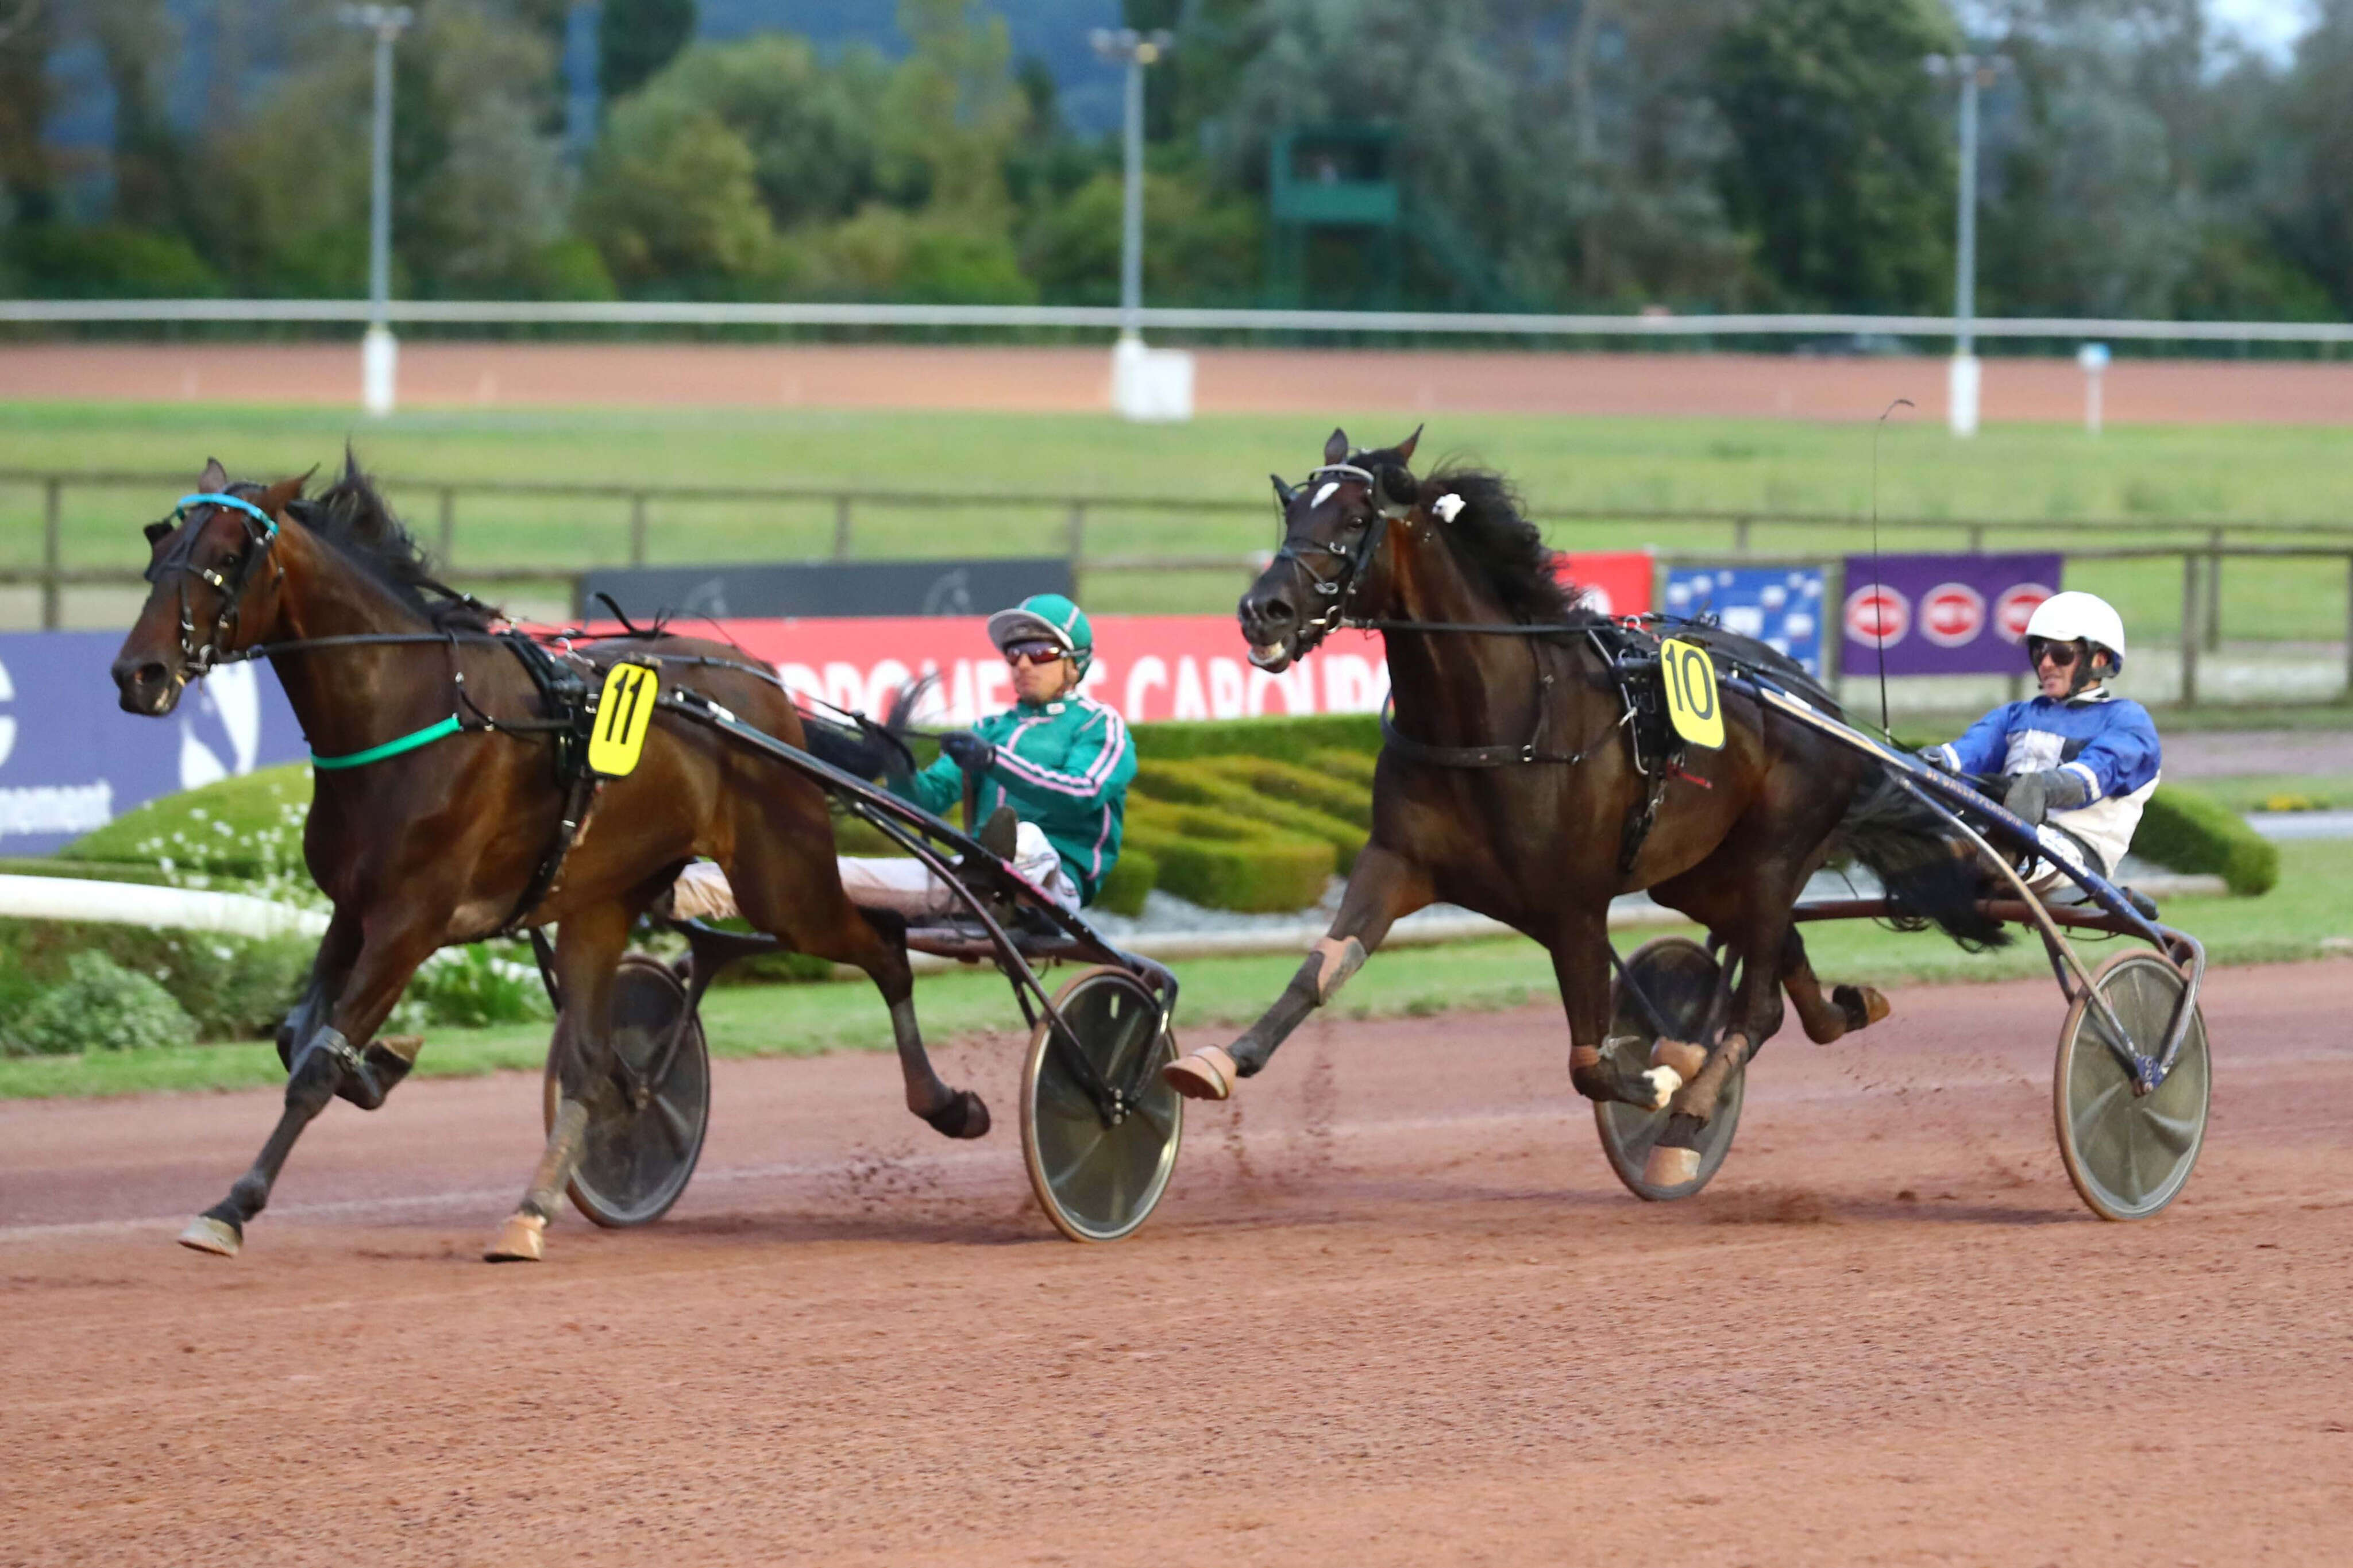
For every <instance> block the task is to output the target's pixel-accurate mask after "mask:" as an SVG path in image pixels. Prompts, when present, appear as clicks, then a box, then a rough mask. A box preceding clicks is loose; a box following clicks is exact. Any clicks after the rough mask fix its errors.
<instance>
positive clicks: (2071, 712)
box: [1937, 686, 2164, 872]
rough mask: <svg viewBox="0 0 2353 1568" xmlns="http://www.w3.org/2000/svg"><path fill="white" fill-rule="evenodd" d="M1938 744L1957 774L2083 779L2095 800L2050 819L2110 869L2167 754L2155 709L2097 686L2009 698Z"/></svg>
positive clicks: (2126, 843) (2136, 823)
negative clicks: (2056, 773) (2065, 695)
mask: <svg viewBox="0 0 2353 1568" xmlns="http://www.w3.org/2000/svg"><path fill="white" fill-rule="evenodd" d="M1937 749H1938V750H1939V751H1941V752H1944V753H1945V758H1946V760H1947V762H1949V763H1951V764H1952V766H1953V769H1954V771H1955V772H1957V773H2042V772H2043V771H2045V770H2046V769H2050V768H2059V769H2062V770H2063V771H2064V772H2067V773H2073V774H2075V775H2076V776H2077V777H2079V778H2081V779H2082V780H2083V781H2084V784H2087V785H2088V786H2090V789H2091V792H2092V794H2091V799H2090V800H2089V801H2087V802H2086V803H2085V804H2084V805H2081V806H2077V807H2075V808H2074V809H2073V810H2070V811H2054V812H2052V814H2051V825H2052V826H2054V827H2062V828H2064V829H2066V830H2067V831H2068V832H2070V833H2072V834H2073V835H2074V836H2075V837H2078V838H2080V839H2082V840H2083V841H2084V843H2085V844H2088V845H2090V846H2091V847H2092V849H2093V850H2094V852H2095V853H2096V854H2097V855H2098V856H2099V857H2100V859H2101V861H2102V863H2103V864H2102V869H2103V870H2105V871H2111V872H2113V871H2114V870H2115V869H2116V863H2117V862H2118V861H2119V860H2122V859H2123V858H2124V856H2125V850H2126V847H2129V846H2130V845H2131V843H2132V836H2133V829H2134V828H2136V827H2137V826H2140V814H2141V808H2142V807H2143V806H2144V805H2147V802H2148V797H2149V795H2151V794H2153V793H2154V792H2155V791H2156V789H2157V780H2158V766H2159V764H2160V763H2162V762H2163V760H2164V754H2163V751H2162V749H2161V748H2160V747H2159V745H2158V739H2157V724H2156V722H2155V721H2153V720H2151V719H2150V718H2149V716H2148V710H2147V709H2146V708H2144V707H2142V706H2141V705H2140V704H2139V703H2137V702H2134V701H2130V700H2126V699H2124V698H2120V697H2111V696H2110V695H2108V692H2107V689H2105V687H2097V686H2095V687H2094V688H2092V689H2090V690H2088V691H2085V692H2084V693H2082V694H2081V695H2079V696H2075V697H2071V698H2069V699H2067V700H2065V701H2059V700H2054V699H2052V698H2049V697H2036V698H2032V699H2031V700H2027V701H2024V702H2006V703H2004V704H2003V705H2002V706H2000V707H1999V708H1997V709H1995V710H1993V711H1992V712H1990V713H1989V714H1987V715H1986V716H1985V717H1984V718H1982V719H1980V720H1978V721H1977V722H1976V723H1974V724H1972V725H1970V726H1969V727H1968V731H1966V732H1965V733H1964V734H1963V735H1962V736H1961V738H1960V739H1959V740H1957V741H1953V742H1948V743H1947V744H1946V745H1943V746H1940V747H1938V748H1937Z"/></svg>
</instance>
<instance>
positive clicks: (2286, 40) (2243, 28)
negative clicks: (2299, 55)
mask: <svg viewBox="0 0 2353 1568" xmlns="http://www.w3.org/2000/svg"><path fill="white" fill-rule="evenodd" d="M2206 15H2207V16H2208V17H2209V18H2210V19H2211V20H2212V22H2213V23H2214V25H2215V26H2217V27H2218V28H2221V30H2223V31H2225V32H2229V33H2233V34H2235V35H2237V37H2238V38H2239V40H2240V42H2242V43H2243V44H2245V45H2246V46H2247V47H2249V48H2251V49H2253V50H2254V51H2255V52H2256V53H2258V54H2261V55H2263V56H2265V57H2267V58H2271V59H2274V60H2284V59H2286V58H2288V57H2289V56H2290V55H2291V54H2293V53H2294V52H2295V40H2296V37H2297V35H2299V34H2301V33H2302V32H2303V31H2304V30H2305V28H2306V27H2308V26H2311V25H2312V14H2311V10H2310V8H2309V7H2308V6H2307V5H2306V4H2305V0H2206Z"/></svg>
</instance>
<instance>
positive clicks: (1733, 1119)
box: [1593, 936, 1748, 1203]
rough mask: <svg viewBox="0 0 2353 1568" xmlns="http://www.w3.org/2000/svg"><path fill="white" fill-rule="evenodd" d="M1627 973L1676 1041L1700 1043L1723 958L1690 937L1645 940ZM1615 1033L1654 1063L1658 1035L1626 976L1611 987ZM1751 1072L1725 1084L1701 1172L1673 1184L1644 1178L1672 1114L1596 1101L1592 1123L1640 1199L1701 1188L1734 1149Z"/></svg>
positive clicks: (1704, 1135) (1703, 1140)
mask: <svg viewBox="0 0 2353 1568" xmlns="http://www.w3.org/2000/svg"><path fill="white" fill-rule="evenodd" d="M1626 972H1627V973H1629V974H1630V975H1632V976H1633V978H1634V983H1635V984H1638V985H1640V986H1641V988H1642V994H1644V995H1645V996H1648V997H1649V998H1650V999H1651V1005H1652V1006H1654V1007H1656V1008H1657V1009H1658V1010H1659V1013H1660V1014H1661V1016H1663V1017H1664V1018H1665V1019H1666V1021H1667V1023H1668V1024H1669V1025H1670V1026H1672V1028H1673V1029H1674V1031H1675V1036H1676V1037H1677V1038H1680V1039H1685V1040H1697V1039H1698V1038H1699V1037H1700V1033H1701V1031H1702V1030H1703V1029H1704V1028H1705V1027H1706V1025H1707V1014H1708V1008H1709V1006H1710V1005H1712V1004H1713V1003H1714V1002H1715V986H1716V974H1717V970H1716V962H1715V959H1713V958H1711V957H1709V956H1708V952H1707V950H1706V949H1705V948H1704V947H1702V946H1700V945H1699V943H1697V942H1692V941H1690V940H1688V939H1687V938H1684V937H1679V936H1662V937H1661V938H1659V939H1658V940H1657V941H1655V942H1645V943H1643V944H1642V946H1641V947H1640V948H1639V949H1637V950H1636V951H1635V953H1634V956H1633V957H1632V958H1630V959H1629V960H1627V962H1626ZM1609 1000H1610V1017H1609V1035H1610V1037H1611V1038H1612V1039H1617V1040H1622V1041H1625V1042H1626V1043H1625V1044H1622V1045H1620V1046H1618V1047H1615V1048H1616V1049H1618V1050H1620V1051H1635V1052H1639V1053H1640V1054H1641V1060H1640V1062H1639V1063H1637V1064H1635V1065H1637V1066H1639V1067H1645V1068H1647V1067H1648V1066H1650V1064H1651V1045H1652V1043H1653V1042H1655V1041H1656V1039H1657V1038H1658V1032H1657V1031H1656V1030H1655V1029H1653V1028H1651V1023H1650V1020H1649V1019H1648V1018H1647V1017H1646V1016H1644V1015H1643V1013H1642V1010H1641V1007H1640V1006H1638V1005H1635V1002H1634V999H1633V998H1632V997H1631V996H1629V995H1628V994H1626V984H1625V982H1624V981H1623V980H1620V981H1618V982H1617V983H1615V984H1612V985H1611V986H1610V989H1609ZM1747 1082H1748V1075H1747V1073H1746V1071H1745V1070H1744V1071H1741V1072H1736V1073H1734V1074H1733V1075H1732V1081H1731V1082H1730V1083H1727V1084H1725V1087H1724V1097H1723V1099H1722V1100H1719V1101H1718V1102H1717V1104H1716V1108H1715V1116H1713V1117H1712V1118H1710V1119H1709V1121H1708V1124H1707V1126H1706V1127H1705V1128H1704V1129H1702V1130H1701V1132H1700V1148H1699V1174H1697V1175H1695V1176H1694V1177H1693V1178H1692V1179H1691V1180H1690V1181H1688V1182H1679V1183H1676V1184H1674V1185H1672V1186H1661V1185H1659V1184H1655V1183H1652V1182H1648V1181H1645V1180H1643V1178H1642V1167H1643V1165H1644V1164H1645V1163H1647V1162H1648V1161H1649V1159H1650V1157H1651V1144H1653V1143H1655V1142H1658V1141H1659V1134H1661V1133H1662V1132H1664V1131H1666V1130H1667V1116H1668V1113H1667V1112H1666V1111H1663V1110H1644V1109H1643V1108H1642V1107H1641V1106H1639V1105H1628V1104H1626V1103H1624V1102H1623V1101H1621V1100H1595V1101H1594V1102H1593V1124H1594V1126H1595V1127H1596V1128H1597V1129H1598V1130H1599V1131H1600V1133H1601V1152H1602V1153H1604V1154H1605V1155H1607V1156H1609V1168H1610V1169H1611V1170H1613V1171H1615V1172H1617V1173H1618V1179H1619V1180H1620V1181H1621V1182H1623V1183H1625V1184H1626V1190H1627V1191H1628V1192H1630V1193H1632V1194H1634V1195H1635V1196H1636V1197H1638V1198H1644V1199H1648V1200H1649V1201H1651V1202H1653V1203H1659V1202H1663V1201H1665V1200H1667V1199H1671V1198H1687V1197H1690V1196H1691V1195H1692V1194H1694V1193H1696V1192H1698V1191H1699V1190H1700V1189H1701V1188H1702V1187H1704V1186H1705V1185H1707V1184H1708V1182H1709V1180H1710V1179H1711V1178H1713V1177H1714V1176H1715V1173H1716V1168H1717V1167H1718V1166H1720V1165H1722V1164H1723V1163H1724V1157H1725V1155H1727V1154H1729V1153H1731V1152H1732V1135H1733V1134H1734V1133H1735V1132H1736V1131H1739V1128H1740V1101H1741V1098H1742V1096H1743V1094H1744V1093H1745V1092H1746V1085H1747Z"/></svg>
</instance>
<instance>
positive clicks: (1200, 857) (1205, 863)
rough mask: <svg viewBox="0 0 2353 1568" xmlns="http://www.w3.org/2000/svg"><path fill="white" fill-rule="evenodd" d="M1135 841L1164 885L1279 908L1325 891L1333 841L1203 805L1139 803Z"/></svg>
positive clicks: (1215, 899) (1232, 906)
mask: <svg viewBox="0 0 2353 1568" xmlns="http://www.w3.org/2000/svg"><path fill="white" fill-rule="evenodd" d="M1127 841H1128V842H1129V843H1131V844H1133V845H1134V846H1135V847H1137V848H1140V849H1142V850H1144V851H1145V853H1146V854H1148V855H1150V856H1151V857H1152V858H1153V859H1155V861H1157V862H1158V863H1159V872H1160V875H1159V885H1160V886H1161V887H1163V888H1165V889H1167V890H1168V891H1169V892H1172V893H1174V894H1176V896H1177V897H1178V898H1180V899H1189V900H1192V901H1193V902H1194V903H1197V904H1204V905H1207V906H1208V907H1209V908H1211V909H1219V910H1250V911H1254V912H1275V911H1281V910H1301V909H1305V908H1306V907H1307V906H1309V905H1310V904H1313V903H1314V901H1315V900H1317V899H1318V898H1320V897H1322V896H1323V892H1324V883H1326V882H1327V881H1329V880H1330V879H1331V877H1332V872H1333V868H1334V866H1335V863H1336V857H1335V853H1334V850H1333V848H1332V846H1331V845H1330V844H1327V843H1324V842H1323V841H1321V840H1318V839H1314V838H1309V837H1303V836H1302V835H1299V834H1295V833H1290V832H1286V831H1284V830H1283V829H1281V828H1278V827H1275V826H1272V825H1271V824H1267V823H1260V822H1252V821H1249V820H1247V819H1243V818H1238V817H1232V816H1227V815H1225V814H1224V813H1222V812H1218V811H1208V810H1204V809H1202V808H1200V807H1198V806H1179V805H1163V804H1161V803H1159V802H1157V801H1151V800H1143V801H1137V802H1135V803H1134V804H1133V805H1131V807H1130V809H1129V812H1128V825H1127Z"/></svg>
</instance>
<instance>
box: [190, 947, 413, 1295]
mask: <svg viewBox="0 0 2353 1568" xmlns="http://www.w3.org/2000/svg"><path fill="white" fill-rule="evenodd" d="M442 924H443V922H442V921H440V920H439V919H438V918H434V919H428V918H426V917H425V916H424V915H423V914H421V913H418V912H416V911H414V910H412V911H408V912H406V913H405V914H404V916H403V918H401V919H400V920H399V921H393V920H391V919H389V918H386V919H385V920H383V921H380V922H379V923H377V924H376V925H374V926H363V925H362V923H361V922H360V921H358V920H357V919H356V918H353V917H349V916H346V915H344V914H343V913H342V912H340V911H338V912H337V914H336V915H335V917H334V919H333V921H331V922H330V923H329V925H328V927H327V935H326V937H325V939H324V940H323V941H322V942H321V943H320V944H319V956H318V958H317V960H316V961H315V962H314V963H312V965H311V984H310V985H309V987H307V988H306V989H305V991H304V993H303V996H302V1000H301V1003H300V1004H298V1005H297V1006H296V1007H295V1010H294V1012H293V1013H292V1014H291V1015H290V1016H289V1018H288V1021H287V1025H286V1026H284V1027H282V1028H281V1029H280V1031H279V1046H278V1049H279V1054H280V1057H281V1058H285V1059H286V1065H287V1073H286V1105H285V1110H283V1111H281V1112H280V1115H279V1118H278V1125H277V1127H276V1128H275V1129H274V1130H273V1131H271V1132H270V1134H269V1142H266V1143H264V1144H263V1145H262V1146H261V1152H260V1154H259V1155H258V1156H257V1157H256V1158H255V1160H254V1162H253V1165H252V1168H251V1169H249V1170H248V1171H247V1172H246V1173H245V1174H244V1175H242V1176H240V1177H238V1178H237V1183H236V1184H235V1185H234V1186H232V1187H230V1188H229V1190H228V1196H227V1197H225V1198H223V1199H222V1200H221V1201H220V1202H218V1203H216V1204H215V1205H213V1206H212V1207H210V1208H208V1209H206V1211H205V1212H204V1213H203V1214H201V1215H197V1216H196V1217H195V1219H193V1220H190V1221H189V1222H188V1227H187V1228H186V1229H185V1230H184V1231H182V1232H181V1233H180V1245H181V1246H183V1247H189V1248H192V1249H193V1250H195V1251H197V1252H209V1253H212V1254H214V1255H216V1256H217V1257H221V1258H234V1257H236V1256H237V1249H238V1248H239V1247H242V1246H243V1245H244V1243H245V1226H246V1223H247V1222H248V1220H250V1219H252V1218H253V1216H254V1215H258V1214H259V1213H260V1212H261V1211H262V1210H263V1209H264V1208H265V1207H267V1206H268V1205H269V1193H270V1189H271V1188H272V1187H274V1186H276V1185H277V1183H278V1175H279V1173H280V1171H282V1170H283V1169H285V1166H286V1157H287V1156H288V1155H289V1154H291V1153H292V1152H294V1143H295V1140H297V1139H299V1138H301V1136H302V1130H303V1129H304V1128H305V1127H308V1126H309V1125H310V1124H311V1121H312V1119H314V1118H315V1117H317V1115H318V1114H319V1112H321V1111H322V1110H325V1109H326V1108H327V1102H328V1101H329V1100H332V1099H333V1098H334V1097H335V1096H336V1095H337V1094H342V1095H343V1096H344V1097H345V1098H346V1099H348V1100H353V1101H354V1102H355V1103H357V1104H358V1105H360V1106H361V1107H362V1108H363V1109H364V1110H375V1108H376V1107H377V1106H379V1105H382V1104H383V1103H384V1098H385V1095H387V1094H389V1093H390V1092H391V1091H392V1086H393V1085H394V1084H396V1083H397V1082H399V1081H400V1079H402V1078H403V1077H404V1076H406V1073H407V1071H408V1068H409V1064H410V1063H412V1062H414V1061H415V1060H416V1058H417V1047H418V1046H419V1045H420V1044H422V1043H423V1042H421V1041H419V1040H417V1039H415V1038H414V1037H406V1038H403V1039H397V1040H375V1039H374V1036H375V1031H376V1028H377V1026H380V1025H381V1024H382V1023H383V1022H384V1021H385V1017H386V1016H389V1015H390V1014H391V1012H392V1009H393V1005H394V1004H396V1003H397V1002H398V1001H399V1000H400V994H401V992H403V991H404V990H406V988H407V985H408V982H409V978H410V977H411V976H412V975H414V974H415V973H417V965H418V964H420V963H424V962H425V961H426V959H427V958H428V957H430V956H432V953H433V950H434V948H435V947H436V946H438V944H439V940H440V934H441V931H442ZM354 1040H358V1041H364V1042H371V1043H368V1044H367V1045H365V1047H364V1048H363V1047H360V1046H354V1045H353V1043H352V1042H353V1041H354Z"/></svg>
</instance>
